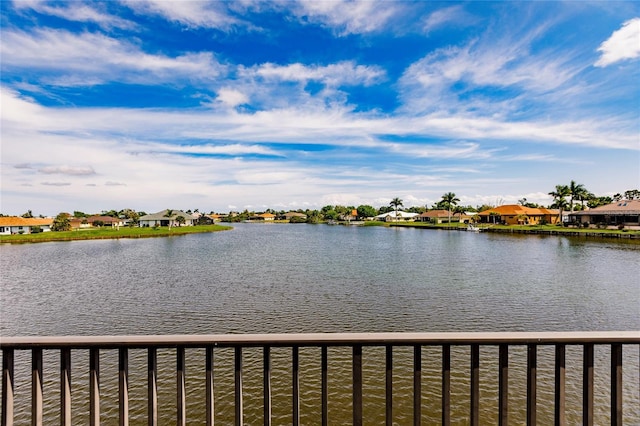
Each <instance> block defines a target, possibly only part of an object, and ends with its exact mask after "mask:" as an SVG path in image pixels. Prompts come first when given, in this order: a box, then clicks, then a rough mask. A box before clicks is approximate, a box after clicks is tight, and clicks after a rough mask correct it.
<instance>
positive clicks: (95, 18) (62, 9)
mask: <svg viewBox="0 0 640 426" xmlns="http://www.w3.org/2000/svg"><path fill="white" fill-rule="evenodd" d="M13 3H14V5H15V7H16V8H17V9H18V10H24V9H27V8H28V9H32V10H34V11H35V12H37V13H40V14H43V15H50V16H55V17H58V18H62V19H66V20H68V21H76V22H87V23H95V24H97V25H98V26H100V27H102V28H104V29H112V28H121V29H134V28H135V27H136V24H135V23H134V22H132V21H129V20H127V19H123V18H120V17H119V16H115V15H112V14H109V13H107V12H105V11H104V10H103V9H104V8H103V7H102V6H103V4H101V3H98V2H94V3H91V5H89V4H86V3H83V2H80V1H74V2H73V3H72V4H52V3H50V2H48V1H44V0H19V1H14V2H13Z"/></svg>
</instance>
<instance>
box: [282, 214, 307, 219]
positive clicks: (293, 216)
mask: <svg viewBox="0 0 640 426" xmlns="http://www.w3.org/2000/svg"><path fill="white" fill-rule="evenodd" d="M284 219H286V220H288V221H291V219H293V220H294V221H295V220H302V221H304V220H307V215H306V214H304V213H298V212H289V213H285V214H284Z"/></svg>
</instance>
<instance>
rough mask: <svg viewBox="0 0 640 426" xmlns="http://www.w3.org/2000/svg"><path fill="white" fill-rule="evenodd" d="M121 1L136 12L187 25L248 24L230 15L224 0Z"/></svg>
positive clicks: (226, 28) (218, 27) (223, 26)
mask: <svg viewBox="0 0 640 426" xmlns="http://www.w3.org/2000/svg"><path fill="white" fill-rule="evenodd" d="M121 3H122V4H125V5H126V6H128V7H129V8H131V9H132V10H133V11H135V12H136V13H139V14H148V15H159V16H162V17H163V18H165V19H166V20H168V21H172V22H177V23H180V24H182V25H185V26H187V27H193V28H198V27H204V28H217V29H221V30H228V29H229V28H231V27H232V26H234V25H240V24H242V25H246V23H243V22H242V21H241V20H239V19H237V18H235V17H233V16H231V15H229V13H228V11H227V9H226V2H222V1H184V0H179V1H167V0H121Z"/></svg>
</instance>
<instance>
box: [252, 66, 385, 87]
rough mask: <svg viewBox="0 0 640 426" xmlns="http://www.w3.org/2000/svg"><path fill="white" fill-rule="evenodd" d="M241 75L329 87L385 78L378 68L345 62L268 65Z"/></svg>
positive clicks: (365, 83)
mask: <svg viewBox="0 0 640 426" xmlns="http://www.w3.org/2000/svg"><path fill="white" fill-rule="evenodd" d="M240 75H242V76H245V77H251V76H257V77H262V78H264V79H267V80H277V81H299V82H307V81H318V82H322V83H323V84H326V85H328V86H332V87H336V86H341V85H362V86H370V85H372V84H375V83H377V82H380V81H381V80H382V79H383V78H384V77H385V71H384V70H383V69H382V68H380V67H377V66H365V65H356V64H355V63H354V62H353V61H343V62H338V63H335V64H330V65H325V66H308V65H304V64H300V63H296V64H289V65H285V66H281V65H276V64H271V63H266V64H262V65H259V66H256V67H253V68H250V69H241V70H240Z"/></svg>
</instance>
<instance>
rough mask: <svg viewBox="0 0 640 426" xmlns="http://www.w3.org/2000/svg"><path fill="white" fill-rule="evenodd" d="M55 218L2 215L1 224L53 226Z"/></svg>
mask: <svg viewBox="0 0 640 426" xmlns="http://www.w3.org/2000/svg"><path fill="white" fill-rule="evenodd" d="M52 224H53V219H47V218H44V219H43V218H39V217H33V218H27V217H17V216H2V217H0V226H46V225H49V226H51V225H52Z"/></svg>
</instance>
